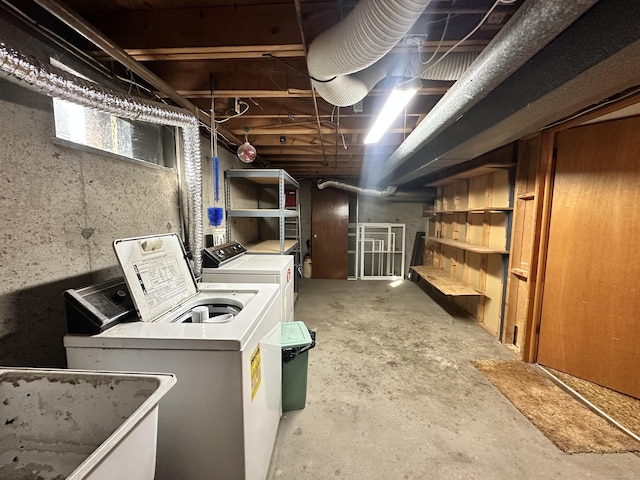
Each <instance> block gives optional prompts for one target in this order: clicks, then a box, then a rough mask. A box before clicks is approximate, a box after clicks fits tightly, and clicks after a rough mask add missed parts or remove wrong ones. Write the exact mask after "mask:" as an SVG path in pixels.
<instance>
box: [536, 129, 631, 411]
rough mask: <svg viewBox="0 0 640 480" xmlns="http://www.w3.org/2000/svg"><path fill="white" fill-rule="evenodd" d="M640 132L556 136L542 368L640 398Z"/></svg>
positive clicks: (582, 131) (602, 131) (584, 132)
mask: <svg viewBox="0 0 640 480" xmlns="http://www.w3.org/2000/svg"><path fill="white" fill-rule="evenodd" d="M638 132H640V118H632V119H625V120H618V121H613V122H607V123H602V124H597V125H589V126H584V127H580V128H575V129H572V130H568V131H565V132H561V133H560V134H559V135H558V141H557V163H556V174H555V180H554V189H553V204H552V207H551V224H550V230H549V248H548V254H547V267H546V272H545V278H544V282H545V283H544V297H543V303H542V319H541V325H540V342H539V350H538V362H539V363H541V364H543V365H548V366H550V367H552V368H555V369H558V370H561V371H563V372H567V373H570V374H572V375H575V376H577V377H580V378H583V379H586V380H589V381H592V382H594V383H597V384H600V385H603V386H606V387H609V388H611V389H614V390H617V391H619V392H623V393H626V394H628V395H632V396H634V397H638V398H640V375H638V372H639V371H640V255H639V253H638V252H639V250H638V249H639V245H640V135H638Z"/></svg>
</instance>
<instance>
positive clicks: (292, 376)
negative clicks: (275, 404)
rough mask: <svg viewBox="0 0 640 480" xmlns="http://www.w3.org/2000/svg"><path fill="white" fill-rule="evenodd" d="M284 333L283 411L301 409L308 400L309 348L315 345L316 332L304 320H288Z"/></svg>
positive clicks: (282, 328)
mask: <svg viewBox="0 0 640 480" xmlns="http://www.w3.org/2000/svg"><path fill="white" fill-rule="evenodd" d="M281 333H282V411H283V412H288V411H290V410H300V409H301V408H304V406H305V404H306V402H307V365H308V361H309V350H311V349H312V348H313V347H315V345H316V342H315V332H312V331H310V330H309V329H308V328H307V327H306V325H305V324H304V322H300V321H298V322H287V323H283V324H282V327H281Z"/></svg>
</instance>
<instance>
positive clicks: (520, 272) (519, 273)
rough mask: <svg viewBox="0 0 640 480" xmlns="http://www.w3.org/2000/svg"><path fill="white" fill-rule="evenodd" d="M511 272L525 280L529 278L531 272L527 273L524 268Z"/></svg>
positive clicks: (510, 270) (512, 269)
mask: <svg viewBox="0 0 640 480" xmlns="http://www.w3.org/2000/svg"><path fill="white" fill-rule="evenodd" d="M509 272H511V273H513V274H514V275H516V276H518V277H520V278H524V279H525V280H526V279H527V278H529V272H528V271H526V270H525V269H524V268H511V269H509Z"/></svg>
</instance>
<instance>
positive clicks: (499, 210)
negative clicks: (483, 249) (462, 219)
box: [425, 207, 513, 215]
mask: <svg viewBox="0 0 640 480" xmlns="http://www.w3.org/2000/svg"><path fill="white" fill-rule="evenodd" d="M512 210H513V208H511V207H484V208H461V209H456V210H453V209H448V210H429V211H428V212H425V213H429V214H433V215H435V214H437V213H444V214H447V213H451V214H453V213H505V212H510V211H512Z"/></svg>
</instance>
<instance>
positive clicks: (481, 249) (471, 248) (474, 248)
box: [428, 237, 509, 255]
mask: <svg viewBox="0 0 640 480" xmlns="http://www.w3.org/2000/svg"><path fill="white" fill-rule="evenodd" d="M428 239H429V241H431V242H436V243H440V244H442V245H448V246H450V247H455V248H459V249H461V250H465V251H467V252H474V253H482V254H492V253H495V254H500V255H508V254H509V251H508V250H504V249H500V248H492V247H485V246H483V245H475V244H473V243H465V242H460V241H458V240H451V239H449V238H438V237H429V238H428Z"/></svg>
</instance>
